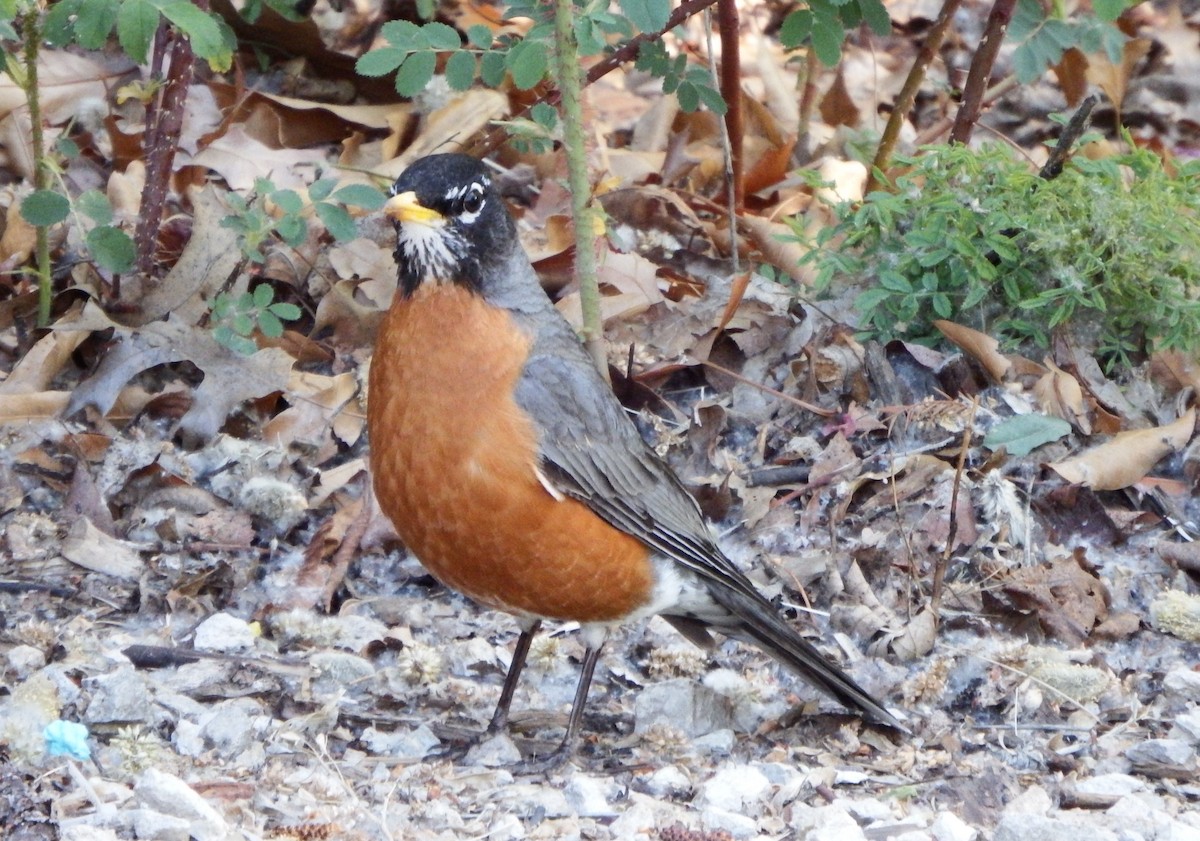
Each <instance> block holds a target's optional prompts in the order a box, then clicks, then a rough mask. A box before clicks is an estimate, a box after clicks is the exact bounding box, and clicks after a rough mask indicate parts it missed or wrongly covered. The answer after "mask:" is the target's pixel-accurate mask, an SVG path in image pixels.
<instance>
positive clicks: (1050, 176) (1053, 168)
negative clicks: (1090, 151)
mask: <svg viewBox="0 0 1200 841" xmlns="http://www.w3.org/2000/svg"><path fill="white" fill-rule="evenodd" d="M1099 101H1100V96H1099V95H1098V94H1092V95H1090V96H1088V97H1087V98H1086V99H1084V100H1083V102H1081V103H1079V107H1078V108H1076V109H1075V113H1074V114H1072V115H1071V119H1070V121H1069V122H1068V123H1067V125H1066V128H1064V129H1063V133H1062V136H1061V137H1059V138H1058V143H1057V144H1055V146H1054V148H1053V149H1051V150H1050V158H1049V159H1048V160H1047V161H1046V165H1045V166H1043V167H1042V169H1041V171H1040V172H1039V173H1038V177H1039V178H1044V179H1045V180H1047V181H1053V180H1054V179H1055V178H1057V177H1058V176H1059V175H1061V174H1062V169H1063V164H1064V163H1065V162H1066V160H1067V155H1069V154H1070V152H1071V147H1072V146H1074V145H1075V142H1076V141H1077V140H1079V136H1080V135H1081V134H1083V133H1084V132H1085V131H1086V130H1087V127H1088V123H1090V122H1091V120H1092V109H1093V108H1095V107H1096V104H1097V103H1098V102H1099Z"/></svg>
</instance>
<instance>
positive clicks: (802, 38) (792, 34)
mask: <svg viewBox="0 0 1200 841" xmlns="http://www.w3.org/2000/svg"><path fill="white" fill-rule="evenodd" d="M812 27H813V13H812V12H811V11H809V10H808V9H797V10H796V11H794V12H791V13H789V14H788V16H787V17H785V18H784V19H783V25H782V26H780V27H779V43H780V44H782V45H783V46H784V47H785V48H787V49H789V50H794V49H796V48H797V47H802V46H804V44H805V43H806V42H807V41H808V39H809V36H811V35H812Z"/></svg>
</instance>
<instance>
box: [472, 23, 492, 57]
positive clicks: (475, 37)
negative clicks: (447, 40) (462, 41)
mask: <svg viewBox="0 0 1200 841" xmlns="http://www.w3.org/2000/svg"><path fill="white" fill-rule="evenodd" d="M492 41H493V38H492V30H491V29H489V28H488V27H486V26H484V25H483V24H482V23H477V24H475V25H474V26H472V27H470V28H468V29H467V43H469V44H470V45H471V46H472V47H478V48H479V49H481V50H486V49H489V48H490V47H491V46H492Z"/></svg>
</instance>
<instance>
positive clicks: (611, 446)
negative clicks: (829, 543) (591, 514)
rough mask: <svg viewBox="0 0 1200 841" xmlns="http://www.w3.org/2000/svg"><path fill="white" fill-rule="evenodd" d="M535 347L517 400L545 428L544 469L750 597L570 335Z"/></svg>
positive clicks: (604, 513) (667, 551)
mask: <svg viewBox="0 0 1200 841" xmlns="http://www.w3.org/2000/svg"><path fill="white" fill-rule="evenodd" d="M568 341H570V342H571V344H572V345H573V347H572V348H570V349H567V348H566V347H565V346H564V344H565V343H559V342H553V343H550V344H552V345H554V347H553V352H552V353H551V352H549V351H550V349H542V348H537V347H535V348H534V352H533V354H532V355H531V356H530V358H529V361H528V362H527V363H526V365H525V370H524V372H523V373H522V375H521V378H520V380H519V381H518V383H517V391H516V399H517V403H518V404H519V405H520V406H521V408H522V409H523V410H524V411H525V412H527V413H528V414H529V415H530V416H531V417H532V418H533V419H534V421H535V423H536V424H537V426H538V428H539V429H540V430H541V432H542V442H541V448H542V453H541V454H542V471H543V473H545V475H546V476H547V478H549V479H550V481H551V482H553V483H554V485H555V486H556V487H557V488H559V489H560V490H561V491H562V492H563V493H564V494H566V495H567V496H571V497H574V498H575V499H578V500H580V501H581V502H583V503H584V504H585V505H587V506H588V507H589V508H591V509H592V510H593V511H595V512H596V513H597V514H598V515H599V516H600V517H602V518H603V519H604V520H606V521H607V522H609V523H611V524H612V525H614V526H616V527H617V528H619V529H621V530H622V531H624V532H626V533H628V534H630V535H632V536H633V537H636V538H637V539H638V540H640V541H642V542H643V543H645V544H646V545H647V546H649V547H650V548H652V549H655V550H657V551H658V552H661V553H662V554H663V555H666V556H667V557H670V558H672V559H674V560H675V561H676V562H678V563H680V564H682V565H683V566H684V567H686V568H688V569H690V570H692V571H693V572H695V573H697V574H699V575H700V576H701V577H702V578H704V579H708V580H711V581H713V582H716V583H720V584H723V585H725V586H727V587H730V588H732V589H734V590H736V591H739V592H741V593H743V594H745V595H746V596H749V597H751V598H756V597H757V598H761V596H759V594H758V592H757V591H756V590H755V589H754V586H753V585H752V584H751V583H750V581H749V580H748V579H747V578H746V577H745V575H743V574H742V572H741V571H740V570H739V569H738V568H737V567H735V566H734V565H733V563H732V562H730V561H729V559H728V558H726V557H725V555H724V554H723V553H722V552H721V550H720V549H718V548H717V546H716V544H715V543H714V542H713V540H712V537H711V536H710V534H709V530H708V526H707V524H705V522H704V516H703V515H702V514H701V513H700V508H699V506H697V504H696V501H695V499H693V498H692V495H691V494H689V493H688V492H687V490H686V489H685V488H684V487H683V485H682V484H680V482H679V480H678V479H677V478H676V476H675V474H674V473H673V472H672V471H671V469H670V468H669V467H667V465H666V464H664V463H663V461H662V459H660V458H659V456H658V455H657V454H656V453H655V452H654V451H653V450H651V449H650V448H649V447H648V446H647V445H646V443H645V442H644V441H643V440H642V437H641V435H639V434H638V431H637V428H636V427H635V426H634V425H633V422H632V421H631V420H630V419H629V418H628V417H627V416H626V415H625V410H624V409H623V408H621V405H620V403H618V402H617V400H616V398H615V397H613V395H612V392H611V391H610V390H609V388H608V386H607V384H606V383H605V382H604V381H603V380H602V379H600V376H599V375H598V374H597V373H596V372H595V369H594V368H593V367H592V365H591V360H590V359H589V358H588V357H587V356H586V354H584V353H583V351H582V349H580V346H579V344H578V342H577V341H575V338H574V336H571V337H570V338H569V340H568Z"/></svg>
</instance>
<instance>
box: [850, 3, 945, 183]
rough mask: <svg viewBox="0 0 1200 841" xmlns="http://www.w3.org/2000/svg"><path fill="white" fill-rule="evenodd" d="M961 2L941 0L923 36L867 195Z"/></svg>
mask: <svg viewBox="0 0 1200 841" xmlns="http://www.w3.org/2000/svg"><path fill="white" fill-rule="evenodd" d="M961 2H962V0H943V2H942V10H941V11H940V12H938V16H937V20H936V21H934V23H933V26H932V27H931V28H930V30H929V34H928V35H926V36H925V43H924V45H922V47H921V51H920V52H919V53H917V57H916V59H915V60H914V61H913V66H912V69H911V70H909V71H908V78H907V79H905V80H904V87H903V88H901V89H900V95H899V96H897V97H896V103H895V105H893V106H892V113H891V116H889V117H888V121H887V126H886V127H885V128H884V130H883V137H881V138H880V139H879V149H878V150H876V152H875V160H874V161H872V163H871V175H870V177H869V178H868V179H867V187H866V192H867V193H870V192H871V191H872V190H874V189H876V188H877V187H878V186H879V182H878V180H877V179H876V177H875V173H876V172H884V171H885V170H886V169H887V167H888V164H889V163H890V162H891V160H892V152H893V151H895V149H896V141H897V140H899V139H900V127H901V126H902V125H904V121H905V120H907V119H908V112H909V111H910V110H911V109H912V105H913V102H914V101H915V100H916V98H917V91H919V90H920V89H921V83H922V82H924V81H925V71H926V70H928V69H929V65H931V64H933V60H934V59H935V58H936V57H937V54H938V50H939V49H941V47H942V41H944V40H945V38H946V31H947V30H948V29H949V28H950V23H951V21H952V20H953V19H954V13H955V12H956V11H957V10H958V7H959V5H961Z"/></svg>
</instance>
